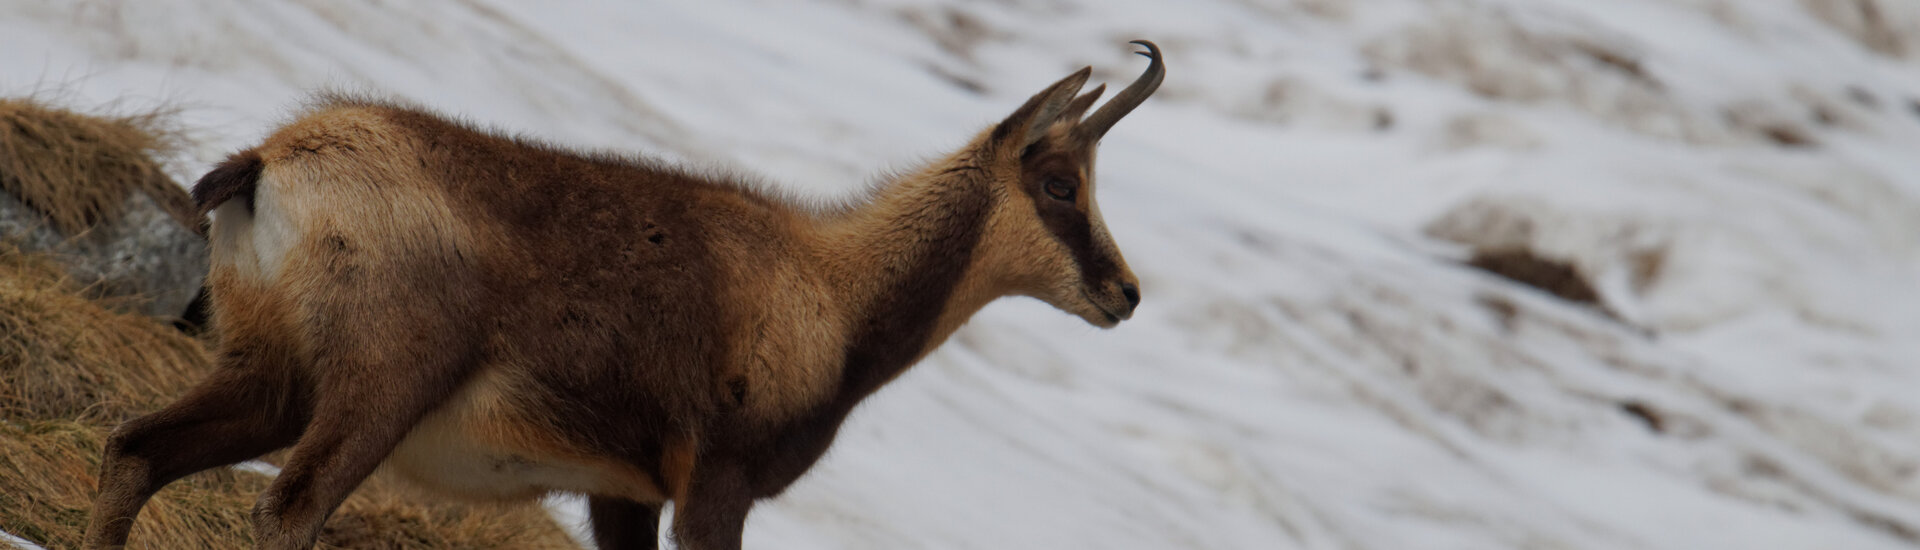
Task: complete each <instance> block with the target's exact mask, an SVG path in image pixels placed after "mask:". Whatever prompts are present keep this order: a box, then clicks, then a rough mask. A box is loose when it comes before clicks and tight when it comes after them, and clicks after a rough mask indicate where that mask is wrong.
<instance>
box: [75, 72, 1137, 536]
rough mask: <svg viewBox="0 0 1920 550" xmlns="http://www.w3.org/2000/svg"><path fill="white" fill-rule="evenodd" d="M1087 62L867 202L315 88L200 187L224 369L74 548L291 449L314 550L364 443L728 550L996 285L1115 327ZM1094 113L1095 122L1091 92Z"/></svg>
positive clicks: (603, 532)
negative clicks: (868, 402)
mask: <svg viewBox="0 0 1920 550" xmlns="http://www.w3.org/2000/svg"><path fill="white" fill-rule="evenodd" d="M1134 43H1135V44H1139V45H1141V46H1145V47H1146V49H1147V51H1146V52H1136V53H1140V54H1141V55H1144V56H1146V57H1147V58H1148V59H1150V60H1151V62H1150V64H1149V66H1148V68H1147V70H1146V72H1145V73H1144V74H1142V75H1141V76H1140V77H1139V78H1138V79H1136V80H1135V81H1134V82H1133V83H1132V84H1131V85H1129V86H1128V87H1127V88H1126V89H1125V90H1123V91H1121V92H1120V93H1119V94H1117V95H1116V96H1115V97H1114V98H1113V99H1112V100H1111V101H1109V102H1108V103H1106V104H1105V105H1103V106H1101V108H1100V109H1099V110H1096V111H1094V112H1093V113H1092V114H1091V115H1086V113H1087V111H1088V109H1089V108H1090V107H1091V106H1092V105H1093V104H1094V102H1095V101H1096V100H1098V99H1099V96H1100V94H1101V92H1102V91H1104V90H1105V86H1104V85H1102V86H1100V87H1096V88H1094V89H1092V90H1091V91H1089V92H1088V93H1086V94H1084V95H1082V94H1080V89H1081V87H1082V85H1083V84H1084V83H1085V82H1086V81H1087V79H1088V75H1089V74H1090V73H1091V67H1089V68H1083V69H1081V70H1079V71H1078V72H1075V73H1073V74H1072V75H1070V76H1068V77H1066V78H1064V79H1062V80H1060V81H1059V82H1057V83H1055V84H1053V85H1052V86H1049V87H1047V88H1046V89H1045V90H1043V91H1041V92H1040V93H1039V94H1036V95H1034V96H1033V97H1032V98H1031V99H1029V100H1027V102H1026V103H1025V104H1023V105H1021V106H1020V108H1018V109H1016V110H1014V111H1013V113H1012V114H1011V115H1009V116H1007V117H1006V118H1005V119H1004V120H1002V121H1001V122H999V123H997V124H994V125H993V126H991V127H989V128H987V129H985V130H982V131H981V132H980V133H979V134H977V135H976V136H975V137H974V138H973V139H972V140H971V142H969V143H968V144H967V145H965V146H964V147H962V148H961V149H960V150H959V151H956V152H954V153H952V154H950V155H947V156H946V157H945V158H943V159H941V160H939V161H937V162H933V163H930V164H928V165H927V166H924V167H922V168H920V169H919V170H917V171H915V172H912V173H910V174H907V175H904V176H898V177H895V178H893V179H892V180H891V181H889V182H887V183H885V184H883V185H880V186H878V187H876V188H875V190H873V191H872V192H871V195H870V196H868V197H865V198H864V199H863V200H862V201H860V203H859V204H852V205H848V206H844V207H840V208H820V207H809V206H803V205H800V204H796V202H795V201H792V200H789V199H787V198H785V197H783V196H781V195H779V194H777V193H774V192H770V191H768V190H766V189H763V188H761V187H758V186H755V185H751V184H748V183H743V182H740V181H736V180H734V179H730V178H725V177H716V176H711V175H702V174H697V173H692V172H689V171H686V170H682V169H678V168H674V167H669V166H665V165H662V164H659V163H655V162H650V161H645V160H636V159H631V158H617V157H613V156H608V155H586V154H580V153H575V152H570V151H566V150H561V149H557V148H555V147H552V146H548V145H544V144H540V143H531V142H528V141H526V140H522V139H516V138H510V137H503V136H499V135H495V134H491V133H488V132H485V131H481V130H476V129H474V128H472V127H469V126H466V125H463V124H462V123H459V122H453V121H449V120H447V119H445V118H442V117H440V116H437V115H434V114H432V113H429V112H425V111H423V110H420V109H417V108H412V107H408V106H402V105H396V104H392V103H387V102H379V101H369V100H364V99H355V98H344V97H323V98H322V99H321V100H320V101H319V102H318V103H317V104H316V105H315V106H313V107H311V108H310V109H309V110H308V111H307V112H306V114H304V115H302V116H301V117H300V118H299V119H297V120H295V121H293V122H292V123H289V124H287V125H286V126H284V127H282V128H280V129H278V130H277V131H276V132H275V133H274V134H273V135H271V136H270V137H268V138H267V139H266V140H265V141H264V142H263V143H261V144H260V145H259V146H257V147H253V148H251V149H247V150H244V151H241V152H239V153H237V154H235V155H233V156H232V157H230V158H229V159H227V160H226V161H225V162H223V163H221V164H220V165H219V166H218V167H216V168H215V169H214V170H213V171H211V172H210V173H208V174H207V175H206V176H205V177H204V178H202V179H201V180H200V181H199V183H197V184H196V185H195V186H194V188H193V196H194V198H195V199H196V200H197V201H198V202H199V205H200V208H201V210H202V211H203V212H210V213H211V214H212V216H213V222H212V225H211V228H210V230H209V239H210V241H211V243H212V257H213V262H212V263H213V266H212V270H211V272H210V274H209V277H208V280H209V288H210V297H211V300H212V306H213V322H214V326H215V327H216V328H217V330H219V331H220V335H221V339H220V341H219V343H218V346H217V350H216V354H215V356H216V358H217V361H218V364H219V365H218V368H217V370H216V371H215V372H213V373H212V374H210V375H209V376H208V378H207V379H206V380H205V381H203V382H201V383H200V384H199V385H198V386H196V387H195V388H194V389H193V390H191V391H190V392H189V393H188V394H186V395H185V396H184V397H182V398H181V399H180V400H179V401H178V402H175V403H173V404H172V405H170V406H168V407H166V408H165V409H162V410H160V411H159V412H155V413H153V414H151V415H147V416H144V417H140V418H137V419H134V420H132V421H129V422H127V423H125V424H124V425H122V426H120V427H119V428H118V429H116V430H115V431H114V433H113V435H112V436H111V437H110V438H109V440H108V442H107V445H106V449H105V457H104V459H103V461H102V465H101V475H100V491H99V493H98V495H97V497H96V499H95V501H94V504H93V515H92V517H91V520H90V524H89V526H88V528H87V538H86V545H87V547H88V548H107V547H119V546H122V545H124V544H126V541H127V535H128V532H129V531H130V530H131V528H132V525H133V522H134V518H135V516H136V515H137V514H138V513H139V511H140V508H141V507H142V506H143V505H144V504H145V503H146V501H147V500H148V498H150V497H151V496H152V495H153V493H154V492H155V491H157V490H159V489H160V488H161V487H162V486H165V485H166V484H168V483H170V482H172V481H174V480H177V479H179V478H181V477H182V476H185V475H187V474H189V473H193V472H197V471H200V470H204V469H207V468H212V467H217V466H223V465H227V464H232V463H235V462H238V461H242V460H246V459H249V458H253V457H256V456H259V455H261V454H263V453H266V452H269V451H273V450H276V449H280V448H284V447H288V446H292V448H293V451H292V453H291V455H290V456H289V458H288V459H287V461H286V464H285V466H284V467H283V469H282V470H281V473H280V475H279V477H278V478H276V479H275V480H274V481H273V484H272V485H271V487H270V488H269V489H268V490H267V491H266V492H265V493H263V494H262V495H261V496H260V498H259V501H258V503H257V504H256V505H255V507H254V509H253V528H254V532H255V536H256V538H255V541H256V542H255V544H256V545H257V546H258V547H260V548H275V549H284V548H307V547H310V546H312V545H313V544H314V541H315V539H316V537H317V536H318V534H319V533H320V528H321V525H322V523H323V522H324V521H325V520H326V518H327V516H328V515H329V514H331V513H332V512H333V510H334V508H335V507H337V506H338V505H339V504H340V503H341V501H342V500H344V499H345V498H346V497H347V495H348V494H349V493H350V492H352V491H353V490H354V488H355V487H356V486H358V485H359V484H360V482H361V481H362V480H363V479H364V478H366V476H368V475H369V474H371V473H372V472H373V471H374V470H375V469H376V468H378V467H382V465H383V464H384V465H385V467H387V468H390V469H392V470H393V471H395V472H396V473H398V474H399V475H401V476H402V477H404V478H408V479H411V480H412V481H415V482H417V483H418V484H420V485H423V486H425V487H427V488H430V489H433V490H435V491H436V492H439V493H444V494H447V495H450V496H456V497H465V498H474V499H489V500H517V499H527V498H532V497H537V496H540V495H543V494H546V493H549V492H555V491H559V492H570V493H577V494H584V495H587V496H588V498H589V511H590V517H591V520H592V532H593V535H594V539H595V541H596V542H597V543H598V544H599V546H600V547H601V548H653V547H654V546H655V544H656V537H658V536H659V512H660V508H661V506H662V505H664V503H666V502H667V501H672V502H673V503H674V504H675V510H676V513H675V515H674V521H673V525H672V526H671V529H672V534H673V536H674V537H675V539H676V540H677V541H678V542H679V544H680V545H681V546H683V547H686V548H694V549H700V550H717V549H736V548H739V547H740V537H741V531H742V529H743V528H744V527H745V523H746V517H747V512H748V510H749V509H750V508H751V507H752V506H753V503H754V501H755V500H757V499H763V498H769V497H772V496H774V495H778V494H779V493H780V492H781V491H783V490H784V489H785V488H786V487H787V486H788V485H789V484H791V483H792V482H793V481H794V480H795V479H797V478H799V477H800V476H801V475H802V474H803V473H805V472H806V471H807V469H808V468H810V467H811V466H812V465H813V464H814V462H815V461H817V460H818V459H819V458H820V456H821V454H822V453H824V452H825V451H826V449H827V446H828V445H829V444H830V443H831V442H832V440H833V437H834V434H835V432H836V431H837V430H838V429H839V427H840V425H841V423H842V422H843V421H844V420H845V419H846V417H847V415H848V413H849V412H850V411H851V410H852V409H853V408H854V405H856V404H858V403H859V402H860V401H861V400H862V399H864V398H866V396H868V395H870V394H872V393H873V392H874V391H875V390H877V389H879V388H880V386H882V385H884V384H886V383H887V382H888V381H891V380H892V379H894V378H895V377H896V376H899V375H900V373H901V372H903V371H905V370H906V369H907V368H908V367H910V366H911V365H913V364H914V363H915V362H918V361H919V360H920V359H921V358H922V357H924V356H926V355H927V353H928V352H930V351H932V350H933V349H934V348H935V347H936V346H938V345H940V344H941V343H942V342H943V341H944V340H946V338H947V337H948V336H949V335H950V334H952V333H953V331H954V330H956V329H957V328H959V326H960V325H961V324H962V323H964V322H965V321H966V320H967V319H968V318H969V317H971V316H972V315H973V314H974V313H975V312H977V311H979V310H980V308H982V307H984V306H985V305H986V304H987V303H988V302H991V301H993V300H995V299H998V298H1000V297H1003V296H1012V295H1024V296H1031V297H1035V298H1038V299H1040V300H1043V301H1045V302H1047V303H1049V304H1052V305H1053V306H1054V307H1057V308H1059V309H1061V310H1064V311H1066V312H1068V313H1072V314H1074V315H1078V316H1079V317H1081V318H1082V319H1084V320H1086V321H1087V322H1088V323H1091V324H1093V325H1096V326H1099V327H1102V328H1111V327H1113V326H1115V325H1117V324H1119V323H1120V321H1122V320H1125V319H1127V318H1129V317H1131V316H1132V314H1133V311H1134V308H1135V307H1136V306H1138V304H1139V301H1140V294H1139V288H1138V286H1137V284H1138V282H1137V280H1136V279H1135V277H1134V275H1133V273H1132V272H1131V271H1129V270H1128V268H1127V264H1126V262H1125V261H1124V260H1123V259H1122V258H1121V256H1120V251H1119V249H1118V248H1117V247H1116V246H1115V245H1114V243H1113V239H1112V237H1111V236H1109V235H1108V232H1107V229H1106V226H1105V223H1104V222H1103V221H1102V219H1101V217H1100V209H1099V208H1098V206H1097V204H1096V203H1095V202H1094V196H1093V186H1094V181H1093V162H1094V152H1095V148H1096V147H1097V145H1098V144H1099V141H1100V138H1101V136H1102V135H1104V134H1105V133H1106V132H1107V130H1108V129H1109V128H1111V127H1112V126H1113V124H1114V123H1115V122H1116V121H1118V120H1119V119H1120V118H1121V117H1123V116H1125V115H1126V114H1127V113H1128V112H1130V111H1132V110H1133V109H1134V108H1135V107H1137V106H1139V105H1140V104H1141V102H1143V101H1145V100H1146V98H1147V96H1149V95H1151V94H1152V93H1153V91H1154V90H1155V89H1156V88H1158V87H1159V85H1160V82H1161V80H1162V78H1163V77H1164V75H1165V69H1164V66H1163V65H1162V61H1161V57H1160V50H1159V48H1158V47H1156V46H1154V45H1153V44H1152V43H1151V42H1147V41H1144V40H1142V41H1135V42H1134ZM1083 115H1085V118H1082V116H1083Z"/></svg>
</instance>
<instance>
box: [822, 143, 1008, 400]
mask: <svg viewBox="0 0 1920 550" xmlns="http://www.w3.org/2000/svg"><path fill="white" fill-rule="evenodd" d="M965 166H966V164H964V163H959V162H956V161H955V160H952V159H950V160H948V161H945V162H941V163H936V164H934V165H931V166H928V167H926V168H924V169H922V170H920V171H918V172H915V173H913V174H910V175H907V176H904V177H901V178H898V179H896V180H894V181H893V182H890V183H889V184H888V185H887V186H886V187H884V188H883V189H881V190H880V191H879V192H878V193H877V194H876V195H875V197H874V198H873V199H872V200H871V201H869V202H868V203H867V204H865V205H862V206H860V207H858V208H855V209H853V210H851V211H848V212H846V213H845V214H843V215H841V216H838V217H837V218H836V219H833V220H830V221H828V222H827V226H826V227H825V229H826V231H825V232H824V236H825V241H826V242H825V243H823V244H824V245H825V246H824V250H823V254H822V259H823V260H825V264H826V265H825V266H824V267H825V268H826V269H827V273H826V274H825V276H826V277H827V279H828V280H829V281H831V284H832V286H833V288H834V289H835V290H836V293H837V294H839V296H838V297H839V298H840V299H841V300H844V301H845V302H846V303H848V304H850V305H857V306H858V307H857V308H856V311H857V313H856V314H855V316H854V318H853V321H854V322H853V323H852V325H851V326H850V328H851V329H852V338H851V340H850V346H849V350H848V357H847V364H846V370H845V373H844V374H843V383H844V384H843V391H849V392H853V393H855V394H857V395H859V396H864V395H865V394H866V393H869V392H871V391H873V390H874V389H877V388H878V387H879V386H880V385H881V384H884V383H886V382H887V381H888V380H891V379H892V378H893V377H894V376H897V375H898V374H899V373H900V372H901V371H903V370H905V369H906V368H907V367H908V366H911V365H912V364H913V363H914V362H916V361H918V360H919V359H920V358H921V357H922V356H924V355H925V354H926V353H927V352H929V351H931V350H932V348H934V347H935V346H938V345H939V344H940V343H941V342H942V341H944V340H945V339H946V338H947V336H948V335H950V334H952V332H953V331H954V329H956V328H958V327H959V325H960V324H961V323H963V322H965V320H966V318H967V317H970V316H972V315H973V313H974V312H976V311H978V310H979V309H980V307H981V306H984V305H985V304H986V302H987V301H990V300H991V299H992V298H991V297H986V298H982V297H980V296H975V294H981V292H980V290H981V288H980V285H979V284H978V283H977V282H976V281H977V280H978V279H979V277H977V276H976V275H975V274H970V273H969V272H970V271H971V268H973V267H974V265H975V264H976V263H977V262H976V261H975V256H976V254H977V253H978V252H979V249H980V245H981V240H982V237H983V236H984V234H985V232H986V229H987V222H988V217H989V214H990V213H991V211H992V208H993V204H994V201H995V197H994V195H993V192H992V187H991V185H989V182H988V180H986V179H985V178H984V177H983V176H982V174H981V173H980V172H979V171H978V170H977V169H971V168H966V167H965Z"/></svg>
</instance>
